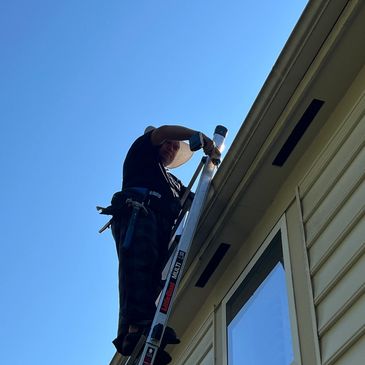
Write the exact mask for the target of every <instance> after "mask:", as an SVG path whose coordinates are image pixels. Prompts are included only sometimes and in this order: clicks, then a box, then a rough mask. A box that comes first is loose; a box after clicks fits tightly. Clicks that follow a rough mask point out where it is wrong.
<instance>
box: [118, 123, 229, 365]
mask: <svg viewBox="0 0 365 365" xmlns="http://www.w3.org/2000/svg"><path fill="white" fill-rule="evenodd" d="M226 134H227V129H226V128H225V127H223V126H217V127H216V128H215V131H214V136H213V141H214V143H215V145H216V146H217V148H218V149H219V150H222V149H223V144H224V140H225V137H226ZM218 164H219V161H217V160H216V161H213V160H212V159H210V158H209V157H207V158H203V160H202V162H201V165H202V166H201V167H202V168H203V171H202V173H201V176H200V179H199V183H198V186H197V189H196V192H195V196H194V199H193V202H192V205H191V209H190V211H189V214H188V216H187V220H186V223H185V226H184V228H183V232H182V235H181V237H180V239H179V242H178V245H177V248H176V250H175V255H174V258H173V260H172V261H171V265H170V269H169V273H168V275H167V280H166V283H165V286H164V289H163V291H162V292H161V295H160V298H159V303H158V306H157V309H156V313H155V317H154V319H153V322H152V325H151V329H150V332H149V334H148V337H147V338H143V339H141V340H140V341H139V343H138V344H137V346H136V348H135V350H134V351H133V354H132V355H131V356H130V357H129V358H128V359H127V361H126V362H123V363H124V364H125V365H154V361H155V358H156V354H157V351H158V349H159V346H160V343H161V340H162V337H163V335H164V331H165V328H166V326H167V322H168V319H169V316H170V312H171V308H172V306H173V304H174V299H175V296H176V293H177V289H178V287H179V284H180V280H181V277H182V273H183V271H184V266H185V263H186V259H187V256H188V253H189V249H190V246H191V243H192V241H193V238H194V235H195V231H196V228H197V225H198V222H199V218H200V215H201V213H202V210H203V206H204V203H205V200H206V198H207V195H208V191H209V186H210V183H211V180H212V178H213V176H214V174H215V171H216V170H217V167H218ZM203 165H204V166H203ZM200 170H201V168H200ZM200 170H199V167H198V169H197V173H199V172H200ZM197 173H196V174H197ZM188 189H189V187H188ZM172 240H173V239H172ZM170 251H171V250H170ZM142 347H143V350H142Z"/></svg>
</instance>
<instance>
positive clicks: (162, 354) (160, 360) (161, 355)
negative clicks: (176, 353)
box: [154, 348, 172, 365]
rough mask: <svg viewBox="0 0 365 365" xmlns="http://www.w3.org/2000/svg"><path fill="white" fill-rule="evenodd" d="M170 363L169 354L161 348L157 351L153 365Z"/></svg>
mask: <svg viewBox="0 0 365 365" xmlns="http://www.w3.org/2000/svg"><path fill="white" fill-rule="evenodd" d="M171 361H172V357H171V356H170V354H169V353H168V352H166V351H164V350H161V348H159V349H158V351H157V354H156V358H155V361H154V365H167V364H169V363H170V362H171Z"/></svg>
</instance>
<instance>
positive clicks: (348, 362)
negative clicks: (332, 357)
mask: <svg viewBox="0 0 365 365" xmlns="http://www.w3.org/2000/svg"><path fill="white" fill-rule="evenodd" d="M364 359H365V336H362V337H361V338H360V339H359V340H358V341H357V342H355V343H354V344H353V345H352V347H350V348H349V349H347V351H346V352H345V353H344V354H343V355H342V356H341V357H340V358H339V359H338V360H337V361H335V362H334V363H333V365H364V363H365V361H364Z"/></svg>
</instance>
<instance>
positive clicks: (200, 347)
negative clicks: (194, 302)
mask: <svg viewBox="0 0 365 365" xmlns="http://www.w3.org/2000/svg"><path fill="white" fill-rule="evenodd" d="M206 325H207V326H206ZM213 336H214V333H213V322H212V321H211V320H210V321H209V323H207V324H205V325H204V326H203V327H202V328H201V329H200V330H199V332H198V333H197V334H196V335H195V336H194V337H193V338H192V339H191V342H190V343H189V344H188V346H187V348H186V349H185V350H184V352H183V353H182V354H181V356H180V358H179V360H177V361H176V365H192V364H197V365H213V364H214V363H213V362H212V363H210V362H209V361H210V359H211V358H212V356H213ZM180 346H181V345H180ZM174 364H175V363H174Z"/></svg>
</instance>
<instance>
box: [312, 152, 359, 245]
mask: <svg viewBox="0 0 365 365" xmlns="http://www.w3.org/2000/svg"><path fill="white" fill-rule="evenodd" d="M364 166H365V149H362V151H361V153H360V154H359V155H358V156H357V157H356V159H355V160H354V161H353V163H352V164H351V165H350V166H349V168H348V169H347V171H346V173H345V174H344V175H342V176H341V178H340V179H339V180H338V183H337V184H336V185H335V186H334V187H333V189H332V190H331V191H330V192H329V194H328V195H327V196H326V198H325V199H324V200H323V202H322V203H321V204H320V206H319V207H318V208H317V210H316V211H315V213H314V214H313V215H312V216H311V217H310V219H309V220H308V222H307V223H306V224H305V228H306V231H307V240H308V243H309V242H310V241H313V239H314V238H315V236H316V235H317V234H318V232H320V231H321V230H323V229H324V228H325V226H326V224H328V223H329V222H330V221H331V219H333V217H334V215H335V214H337V211H338V210H339V209H341V207H342V205H343V203H344V202H345V201H346V200H347V199H348V198H349V197H350V196H351V195H352V194H353V192H354V190H356V188H357V187H358V186H359V184H361V183H363V182H364Z"/></svg>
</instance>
